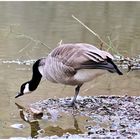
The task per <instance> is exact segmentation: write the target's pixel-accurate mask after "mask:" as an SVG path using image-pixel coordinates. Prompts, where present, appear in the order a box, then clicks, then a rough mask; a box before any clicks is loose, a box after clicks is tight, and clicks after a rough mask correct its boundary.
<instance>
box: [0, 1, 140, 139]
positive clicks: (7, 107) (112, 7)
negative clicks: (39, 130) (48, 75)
mask: <svg viewBox="0 0 140 140" xmlns="http://www.w3.org/2000/svg"><path fill="white" fill-rule="evenodd" d="M139 13H140V2H0V74H1V76H0V95H1V98H0V114H1V115H0V138H9V137H14V136H24V137H29V136H31V133H30V129H31V128H30V125H29V124H28V123H26V122H24V121H23V120H22V119H21V118H20V115H19V111H18V108H17V107H16V105H15V102H18V103H20V104H21V105H22V106H24V107H28V106H29V104H30V103H33V102H36V101H39V100H43V99H46V98H59V97H67V96H73V95H74V88H73V87H69V86H64V85H59V84H58V85H56V84H52V83H50V82H47V81H43V82H42V83H41V84H40V86H39V88H38V89H37V90H36V91H35V92H34V93H32V94H30V95H27V96H24V97H22V98H19V99H16V100H15V99H14V97H15V95H16V92H17V91H18V90H19V87H20V85H21V84H22V83H23V82H25V81H27V80H29V79H30V78H31V74H32V73H31V65H18V64H15V63H12V64H10V63H5V64H4V63H3V62H4V61H11V60H17V59H19V60H20V61H22V60H31V59H38V58H40V57H42V56H46V55H47V54H48V53H49V52H50V51H51V50H52V49H53V48H55V47H56V46H57V44H58V43H59V42H60V41H61V40H62V41H63V42H64V43H69V42H73V43H74V42H86V43H90V44H93V45H96V46H100V41H99V40H98V39H97V38H96V37H95V36H94V35H92V34H91V33H90V32H89V31H88V30H87V29H85V28H84V27H83V26H81V25H80V24H79V23H78V22H77V21H76V20H74V19H73V18H72V16H71V15H74V16H76V17H77V18H78V19H80V20H81V21H82V22H84V23H85V24H86V25H87V26H88V27H89V28H91V29H92V30H94V31H95V32H96V33H98V34H99V35H100V36H101V38H102V39H103V40H105V41H106V42H109V40H108V36H109V37H110V38H111V41H112V42H113V44H114V46H116V49H117V50H118V52H119V53H121V54H122V55H124V56H129V57H131V56H137V55H139V52H140V47H139V38H140V26H139V24H140V14H139ZM48 47H49V48H51V49H49V48H48ZM139 83H140V75H139V71H133V72H129V73H126V72H125V74H124V76H118V75H112V74H107V75H103V76H102V77H99V78H98V79H96V80H94V81H92V82H89V83H86V84H85V85H84V86H83V87H82V89H81V96H85V95H106V94H107V95H112V94H113V95H125V94H128V95H135V96H139V90H140V87H139ZM67 120H68V119H64V120H63V121H64V122H65V121H67ZM79 120H80V117H79ZM71 121H72V119H70V120H69V122H68V123H67V125H70V124H71ZM15 123H19V124H20V123H21V124H23V125H25V128H23V129H22V130H18V129H14V128H11V127H10V126H11V125H12V124H15ZM40 123H42V122H40ZM43 124H44V125H47V122H45V123H43ZM60 124H61V123H59V125H60ZM63 127H65V126H63ZM81 129H82V131H84V126H83V125H81Z"/></svg>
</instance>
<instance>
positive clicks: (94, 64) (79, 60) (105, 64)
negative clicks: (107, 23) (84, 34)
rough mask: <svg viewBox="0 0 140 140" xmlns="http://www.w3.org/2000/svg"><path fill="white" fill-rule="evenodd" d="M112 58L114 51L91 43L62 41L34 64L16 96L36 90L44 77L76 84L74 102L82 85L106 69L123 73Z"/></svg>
mask: <svg viewBox="0 0 140 140" xmlns="http://www.w3.org/2000/svg"><path fill="white" fill-rule="evenodd" d="M112 60H113V56H112V55H111V54H110V53H108V52H106V51H103V50H99V49H98V48H96V47H95V46H93V45H90V44H85V43H76V44H61V45H59V46H58V47H57V48H55V49H54V50H53V51H52V52H51V53H50V54H49V55H48V56H47V57H46V58H41V59H38V60H37V61H36V62H35V63H34V64H33V75H32V79H31V80H30V81H28V82H26V83H24V84H22V85H21V88H20V93H18V94H17V95H16V97H15V98H17V97H19V96H22V95H24V94H26V93H30V92H32V91H34V90H35V89H36V88H37V87H38V85H39V83H40V81H41V78H42V77H44V78H46V79H47V80H49V81H51V82H53V83H61V84H65V85H73V86H76V88H75V95H74V98H73V100H72V102H71V105H74V102H75V101H76V97H77V95H78V93H79V90H80V87H81V86H82V85H83V84H84V83H85V82H87V81H91V80H92V79H94V78H96V77H97V76H99V75H102V74H104V73H105V71H109V72H111V73H114V72H116V73H118V74H119V75H122V72H121V71H120V70H119V69H118V68H117V66H116V65H115V64H114V62H113V61H112Z"/></svg>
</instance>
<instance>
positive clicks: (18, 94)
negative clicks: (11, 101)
mask: <svg viewBox="0 0 140 140" xmlns="http://www.w3.org/2000/svg"><path fill="white" fill-rule="evenodd" d="M22 95H23V93H20V92H18V93H17V95H16V96H15V98H18V97H20V96H22Z"/></svg>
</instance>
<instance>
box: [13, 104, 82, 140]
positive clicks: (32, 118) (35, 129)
mask: <svg viewBox="0 0 140 140" xmlns="http://www.w3.org/2000/svg"><path fill="white" fill-rule="evenodd" d="M15 104H16V106H17V107H18V109H19V112H20V117H21V119H22V120H24V121H25V122H27V123H28V124H29V125H30V127H31V137H32V138H38V137H45V136H54V135H57V136H59V137H61V136H63V134H66V133H70V134H82V133H83V132H82V131H81V129H80V128H79V125H78V122H77V120H76V117H75V116H74V115H73V120H74V128H67V129H64V128H62V127H60V126H48V127H46V128H41V127H40V124H39V121H38V120H39V119H41V118H42V116H43V114H41V113H40V114H38V115H35V114H33V113H32V112H30V111H29V110H28V109H26V108H24V107H23V106H21V105H19V104H17V103H15Z"/></svg>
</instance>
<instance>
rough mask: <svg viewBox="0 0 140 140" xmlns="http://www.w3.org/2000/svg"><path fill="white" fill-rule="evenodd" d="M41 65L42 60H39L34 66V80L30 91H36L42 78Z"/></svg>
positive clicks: (31, 81)
mask: <svg viewBox="0 0 140 140" xmlns="http://www.w3.org/2000/svg"><path fill="white" fill-rule="evenodd" d="M39 63H40V59H39V60H37V61H36V62H35V63H34V65H33V75H32V79H31V80H30V81H29V90H30V91H33V90H35V89H36V88H37V87H38V85H39V83H40V81H41V78H42V75H41V73H40V72H39V69H38V68H39Z"/></svg>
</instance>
